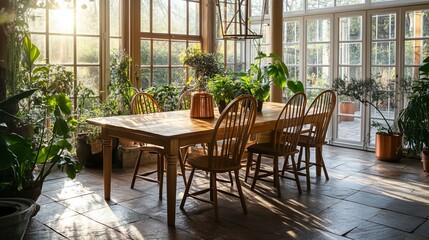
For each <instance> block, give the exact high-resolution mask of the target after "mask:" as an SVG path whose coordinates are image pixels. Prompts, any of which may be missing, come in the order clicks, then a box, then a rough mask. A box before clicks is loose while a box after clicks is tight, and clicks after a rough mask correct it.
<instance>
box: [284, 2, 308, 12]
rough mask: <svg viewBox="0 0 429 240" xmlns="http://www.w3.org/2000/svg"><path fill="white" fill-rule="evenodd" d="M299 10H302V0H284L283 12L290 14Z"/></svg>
mask: <svg viewBox="0 0 429 240" xmlns="http://www.w3.org/2000/svg"><path fill="white" fill-rule="evenodd" d="M301 10H304V4H303V0H284V2H283V11H285V12H292V11H301Z"/></svg>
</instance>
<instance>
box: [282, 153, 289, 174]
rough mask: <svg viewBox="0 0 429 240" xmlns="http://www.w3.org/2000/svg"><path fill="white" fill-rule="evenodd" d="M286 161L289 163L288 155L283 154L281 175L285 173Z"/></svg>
mask: <svg viewBox="0 0 429 240" xmlns="http://www.w3.org/2000/svg"><path fill="white" fill-rule="evenodd" d="M288 163H289V156H285V160H284V162H283V168H282V176H284V175H285V172H286V167H287V165H288Z"/></svg>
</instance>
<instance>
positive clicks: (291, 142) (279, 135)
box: [273, 93, 307, 152]
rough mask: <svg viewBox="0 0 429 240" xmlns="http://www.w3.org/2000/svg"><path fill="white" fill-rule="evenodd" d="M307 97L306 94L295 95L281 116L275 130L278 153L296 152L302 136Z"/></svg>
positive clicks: (275, 147)
mask: <svg viewBox="0 0 429 240" xmlns="http://www.w3.org/2000/svg"><path fill="white" fill-rule="evenodd" d="M306 104H307V97H306V96H305V93H297V94H295V95H293V96H292V97H291V98H290V99H289V101H288V102H287V103H286V105H285V106H284V108H283V110H282V111H281V113H280V114H279V118H278V119H277V122H276V127H275V130H274V133H273V134H274V135H273V138H274V149H275V150H276V151H278V152H294V151H296V146H297V145H298V140H299V136H300V135H301V129H302V124H303V121H304V117H305V106H306Z"/></svg>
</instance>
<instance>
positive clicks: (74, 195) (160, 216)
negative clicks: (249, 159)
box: [25, 146, 429, 239]
mask: <svg viewBox="0 0 429 240" xmlns="http://www.w3.org/2000/svg"><path fill="white" fill-rule="evenodd" d="M324 158H325V161H326V164H327V166H328V172H329V174H330V180H328V181H326V180H325V178H324V177H323V176H322V177H319V178H317V177H315V176H314V175H315V174H314V170H312V178H311V184H312V186H311V187H312V188H311V192H307V191H306V190H305V179H304V177H301V185H302V186H303V189H304V191H303V193H302V194H301V195H299V194H298V191H297V190H296V186H295V183H294V182H293V181H291V180H287V179H284V180H281V182H280V184H281V186H282V198H277V197H276V195H275V193H274V191H273V189H272V188H271V185H270V184H268V183H263V182H258V184H257V188H256V190H257V191H255V192H253V191H250V188H249V184H243V185H244V186H243V187H244V192H245V196H246V200H247V207H248V211H249V213H248V214H247V215H244V214H243V212H242V209H241V205H240V202H239V201H238V200H235V199H234V200H231V199H230V198H227V197H225V196H223V195H219V197H220V208H219V214H220V221H219V222H218V223H216V222H214V217H213V211H212V208H211V205H209V204H206V203H201V202H197V201H195V200H193V199H188V201H187V203H186V205H185V211H182V210H180V209H179V204H180V200H181V197H182V194H183V191H184V187H183V180H182V177H181V176H178V180H177V181H178V189H177V208H176V227H175V228H173V227H167V223H166V221H167V219H166V196H165V192H164V196H163V198H162V200H159V198H158V185H157V184H154V183H149V182H146V181H144V182H142V181H138V182H137V183H136V189H134V190H132V189H130V188H129V183H130V180H131V174H130V173H131V169H129V168H124V169H114V171H113V183H112V185H113V186H112V200H111V201H109V202H105V201H104V199H103V179H102V171H101V170H99V169H98V170H97V169H85V170H84V171H83V173H81V174H79V175H78V177H77V179H75V180H74V181H71V180H69V179H67V178H65V177H63V176H64V175H65V174H54V175H53V176H51V179H50V180H49V181H46V182H45V184H44V186H43V194H42V196H41V197H40V199H39V200H38V202H39V204H40V205H41V210H40V212H39V213H38V214H37V215H36V216H35V217H34V218H33V219H32V220H31V221H30V225H29V227H28V229H27V233H26V235H25V239H347V238H350V239H429V177H427V176H425V175H424V174H423V173H422V170H421V169H422V168H421V163H420V161H419V160H417V159H403V160H402V161H401V162H399V163H386V162H379V161H377V160H375V157H374V153H371V152H364V151H359V150H350V149H345V148H338V147H332V146H325V148H324ZM242 172H244V171H242ZM199 176H201V177H202V178H198V181H197V182H198V184H199V186H201V185H203V184H205V183H206V181H203V180H202V179H204V177H205V173H199ZM249 182H250V181H249ZM224 187H225V188H229V185H228V184H225V186H224ZM164 189H165V188H164ZM234 190H235V187H234V188H233V191H234Z"/></svg>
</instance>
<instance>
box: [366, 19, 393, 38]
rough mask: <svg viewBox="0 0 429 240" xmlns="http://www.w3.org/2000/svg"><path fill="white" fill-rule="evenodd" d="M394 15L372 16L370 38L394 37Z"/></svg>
mask: <svg viewBox="0 0 429 240" xmlns="http://www.w3.org/2000/svg"><path fill="white" fill-rule="evenodd" d="M395 29H396V15H395V14H384V15H375V16H372V39H373V40H383V39H395V38H396V30H395Z"/></svg>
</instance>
